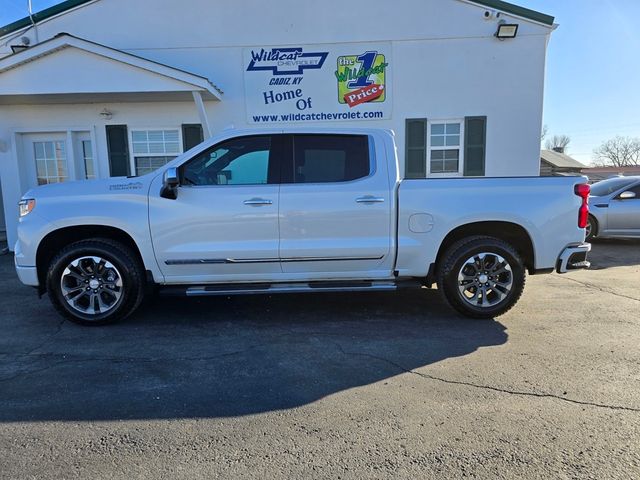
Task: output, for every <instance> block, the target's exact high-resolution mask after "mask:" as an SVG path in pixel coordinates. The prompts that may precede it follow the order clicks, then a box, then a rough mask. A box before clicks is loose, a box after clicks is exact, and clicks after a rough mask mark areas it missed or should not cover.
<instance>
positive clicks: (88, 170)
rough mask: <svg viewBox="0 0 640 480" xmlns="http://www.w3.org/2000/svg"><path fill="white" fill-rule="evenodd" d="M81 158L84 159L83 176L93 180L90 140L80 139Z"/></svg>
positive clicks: (93, 171)
mask: <svg viewBox="0 0 640 480" xmlns="http://www.w3.org/2000/svg"><path fill="white" fill-rule="evenodd" d="M82 158H83V159H84V178H86V179H87V180H93V179H94V178H96V173H95V170H94V168H93V150H92V149H91V140H82Z"/></svg>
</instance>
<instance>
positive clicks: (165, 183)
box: [160, 167, 180, 200]
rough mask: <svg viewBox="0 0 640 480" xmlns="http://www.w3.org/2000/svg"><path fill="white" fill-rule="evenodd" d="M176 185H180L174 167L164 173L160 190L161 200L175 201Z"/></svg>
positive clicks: (176, 194)
mask: <svg viewBox="0 0 640 480" xmlns="http://www.w3.org/2000/svg"><path fill="white" fill-rule="evenodd" d="M178 185H180V178H179V177H178V169H177V168H175V167H170V168H167V170H166V171H165V172H164V177H163V179H162V188H161V189H160V196H161V197H162V198H168V199H170V200H175V199H176V198H178Z"/></svg>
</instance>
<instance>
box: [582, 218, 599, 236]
mask: <svg viewBox="0 0 640 480" xmlns="http://www.w3.org/2000/svg"><path fill="white" fill-rule="evenodd" d="M586 230H587V236H586V239H585V240H586V241H587V242H590V241H591V240H593V239H594V238H596V237H597V236H598V220H596V217H594V216H593V215H589V220H588V224H587V229H586Z"/></svg>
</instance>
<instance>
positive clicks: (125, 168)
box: [106, 125, 130, 177]
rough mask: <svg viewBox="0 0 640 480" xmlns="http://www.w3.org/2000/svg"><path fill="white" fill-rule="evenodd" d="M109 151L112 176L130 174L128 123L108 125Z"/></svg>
mask: <svg viewBox="0 0 640 480" xmlns="http://www.w3.org/2000/svg"><path fill="white" fill-rule="evenodd" d="M106 130H107V152H108V154H109V174H110V175H111V176H112V177H126V176H129V175H130V170H129V167H130V164H129V141H128V139H127V126H126V125H107V126H106Z"/></svg>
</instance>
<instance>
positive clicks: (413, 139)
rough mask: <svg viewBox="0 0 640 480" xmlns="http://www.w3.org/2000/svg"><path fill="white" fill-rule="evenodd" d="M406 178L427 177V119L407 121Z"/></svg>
mask: <svg viewBox="0 0 640 480" xmlns="http://www.w3.org/2000/svg"><path fill="white" fill-rule="evenodd" d="M404 128H405V156H404V170H405V178H427V119H426V118H410V119H407V120H406V121H405V126H404Z"/></svg>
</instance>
